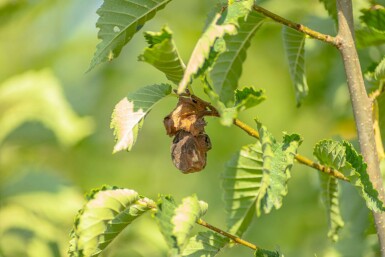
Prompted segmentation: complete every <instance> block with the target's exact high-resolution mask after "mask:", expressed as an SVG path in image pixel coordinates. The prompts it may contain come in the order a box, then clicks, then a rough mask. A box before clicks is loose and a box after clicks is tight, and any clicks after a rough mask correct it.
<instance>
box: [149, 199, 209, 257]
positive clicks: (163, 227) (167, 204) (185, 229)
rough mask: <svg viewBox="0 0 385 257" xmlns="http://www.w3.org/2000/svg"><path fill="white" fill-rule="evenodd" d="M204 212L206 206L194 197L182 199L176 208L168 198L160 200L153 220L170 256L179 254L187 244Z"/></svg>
mask: <svg viewBox="0 0 385 257" xmlns="http://www.w3.org/2000/svg"><path fill="white" fill-rule="evenodd" d="M206 210H207V204H206V203H204V202H200V201H198V199H197V197H196V196H190V197H186V198H184V199H183V200H182V203H181V204H180V205H178V206H177V205H176V203H175V202H174V200H173V199H172V198H171V197H169V196H165V197H162V198H161V199H160V202H159V204H158V210H157V212H156V214H155V218H156V220H157V223H158V225H159V228H160V231H161V232H162V234H163V236H164V238H165V240H166V242H167V244H168V246H169V248H170V251H171V255H180V254H181V252H182V251H183V249H184V247H185V246H186V244H187V243H188V235H189V233H190V231H191V229H192V228H193V226H194V224H195V222H196V221H197V220H198V219H199V218H200V217H201V216H203V215H204V214H205V212H206Z"/></svg>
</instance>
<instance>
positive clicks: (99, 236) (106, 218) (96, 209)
mask: <svg viewBox="0 0 385 257" xmlns="http://www.w3.org/2000/svg"><path fill="white" fill-rule="evenodd" d="M153 206H155V203H154V202H153V201H152V200H150V199H148V198H144V197H141V196H139V195H138V193H137V192H135V191H133V190H130V189H120V188H117V187H110V186H104V187H102V188H101V189H98V190H94V191H93V192H92V193H91V194H90V195H89V196H88V202H87V203H86V205H85V206H84V207H83V208H82V209H81V210H80V211H79V213H78V215H77V217H76V220H75V225H74V228H73V230H72V232H71V242H70V250H69V256H70V257H80V256H82V257H88V256H98V255H99V254H100V253H101V251H102V250H103V249H104V248H106V247H107V246H108V245H109V244H110V243H111V241H112V240H114V239H115V238H116V236H118V234H119V233H120V232H122V231H123V229H125V228H126V227H127V226H128V225H129V224H131V222H133V221H134V220H135V219H136V218H138V217H139V216H141V215H142V214H143V213H145V212H146V211H148V210H150V209H151V208H152V207H153Z"/></svg>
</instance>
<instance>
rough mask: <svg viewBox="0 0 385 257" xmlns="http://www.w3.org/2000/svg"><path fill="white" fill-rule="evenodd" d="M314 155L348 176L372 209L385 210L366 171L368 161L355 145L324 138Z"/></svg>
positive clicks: (318, 144)
mask: <svg viewBox="0 0 385 257" xmlns="http://www.w3.org/2000/svg"><path fill="white" fill-rule="evenodd" d="M314 156H315V157H317V159H318V160H319V161H320V162H321V163H323V164H325V165H326V166H328V167H331V168H333V169H338V170H340V171H341V172H343V173H344V175H345V176H348V177H349V179H350V183H351V184H353V185H354V186H356V187H357V188H358V189H359V190H358V192H359V193H360V195H361V196H362V197H363V198H364V200H365V202H366V205H367V206H368V208H369V209H370V210H372V211H376V212H379V211H385V206H384V205H383V203H382V202H381V200H380V199H379V198H378V192H377V191H376V190H375V189H374V187H373V185H372V182H371V181H370V179H369V176H368V174H367V172H366V163H365V162H364V160H363V157H362V156H361V155H360V154H358V153H357V152H356V151H355V150H354V148H353V146H352V145H351V144H350V143H349V142H346V141H344V142H343V143H340V142H337V141H333V140H322V141H320V142H319V143H317V145H316V146H315V148H314Z"/></svg>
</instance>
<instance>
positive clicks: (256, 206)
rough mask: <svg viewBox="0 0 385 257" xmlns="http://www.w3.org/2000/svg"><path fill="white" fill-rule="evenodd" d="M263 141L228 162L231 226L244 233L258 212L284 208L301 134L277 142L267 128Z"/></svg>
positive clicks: (225, 180)
mask: <svg viewBox="0 0 385 257" xmlns="http://www.w3.org/2000/svg"><path fill="white" fill-rule="evenodd" d="M259 131H260V134H261V142H257V143H256V144H254V145H249V146H245V147H243V148H242V149H241V151H239V152H238V153H237V154H236V155H235V156H234V157H233V158H232V159H231V160H230V161H229V162H228V164H227V166H226V169H225V172H224V173H223V175H222V180H223V183H222V186H223V189H224V201H225V209H226V211H227V213H228V219H227V226H228V228H229V231H230V233H234V234H237V235H239V236H241V235H242V234H243V233H244V231H245V230H246V229H247V227H248V226H249V224H250V222H251V221H252V219H253V216H254V214H255V212H256V213H257V215H258V216H259V215H261V213H262V212H264V213H269V212H270V211H271V210H272V209H273V208H276V209H278V208H280V207H281V205H282V198H283V197H284V196H285V195H286V194H287V181H288V179H289V178H290V174H289V170H290V168H291V166H292V164H293V160H294V156H295V153H296V149H297V147H298V145H299V143H300V139H299V137H298V136H297V135H293V136H288V135H286V136H285V138H284V141H283V142H282V143H277V142H275V140H274V139H273V138H272V136H271V135H270V134H269V133H268V132H267V131H266V129H265V128H264V127H262V126H261V127H260V128H259Z"/></svg>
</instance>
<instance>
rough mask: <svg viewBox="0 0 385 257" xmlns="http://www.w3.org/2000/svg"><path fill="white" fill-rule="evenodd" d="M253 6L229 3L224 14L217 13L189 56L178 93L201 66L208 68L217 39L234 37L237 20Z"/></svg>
mask: <svg viewBox="0 0 385 257" xmlns="http://www.w3.org/2000/svg"><path fill="white" fill-rule="evenodd" d="M253 4H254V1H253V0H240V1H229V5H228V6H227V8H226V10H225V12H224V14H219V13H217V14H216V15H215V16H214V17H213V20H212V22H211V23H210V24H209V25H208V26H206V29H205V31H204V32H203V34H202V36H201V37H200V39H199V40H198V42H197V44H196V46H195V48H194V50H193V52H192V54H191V57H190V60H189V62H188V64H187V67H186V70H185V73H184V75H183V78H182V80H181V81H180V83H179V87H178V93H182V92H183V91H184V90H185V89H186V88H187V86H188V84H189V83H191V79H192V78H193V77H194V76H195V75H197V73H198V72H199V71H200V70H201V69H202V67H203V66H206V67H205V68H206V69H207V68H208V67H207V66H208V65H207V62H206V61H207V60H208V59H209V58H210V57H211V58H213V55H214V56H216V55H217V54H216V53H213V51H212V50H213V48H214V45H215V43H216V41H217V39H221V38H222V37H223V36H224V35H225V34H230V35H235V34H236V33H237V27H238V20H239V19H240V18H243V17H246V16H247V14H248V13H249V12H250V11H251V7H252V5H253ZM214 52H215V51H214ZM200 72H202V71H200Z"/></svg>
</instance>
